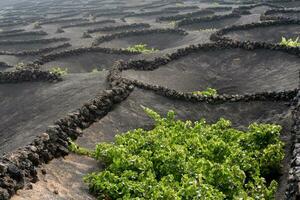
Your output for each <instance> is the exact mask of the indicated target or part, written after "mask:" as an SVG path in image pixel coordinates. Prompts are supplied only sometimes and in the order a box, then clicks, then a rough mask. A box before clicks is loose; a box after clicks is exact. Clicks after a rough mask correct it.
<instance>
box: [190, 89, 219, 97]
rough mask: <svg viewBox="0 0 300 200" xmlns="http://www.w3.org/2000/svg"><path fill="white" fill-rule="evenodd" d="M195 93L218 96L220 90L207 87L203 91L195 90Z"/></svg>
mask: <svg viewBox="0 0 300 200" xmlns="http://www.w3.org/2000/svg"><path fill="white" fill-rule="evenodd" d="M193 94H194V95H200V96H205V97H211V96H216V95H217V94H218V92H217V90H216V89H214V88H207V89H206V90H203V91H195V92H193Z"/></svg>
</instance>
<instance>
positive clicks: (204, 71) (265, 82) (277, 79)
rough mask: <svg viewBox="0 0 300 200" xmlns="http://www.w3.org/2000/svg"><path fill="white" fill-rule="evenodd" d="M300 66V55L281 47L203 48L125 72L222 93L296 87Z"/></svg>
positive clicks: (158, 82)
mask: <svg viewBox="0 0 300 200" xmlns="http://www.w3.org/2000/svg"><path fill="white" fill-rule="evenodd" d="M215 58H218V59H215ZM287 66H289V67H287ZM299 67H300V64H299V58H298V57H297V56H294V55H289V54H287V53H283V52H278V51H277V52H276V51H271V50H255V51H249V50H243V49H223V50H212V51H204V50H200V51H199V52H196V53H191V54H189V55H186V56H184V57H182V58H180V59H178V60H174V61H172V62H170V63H168V64H167V65H162V66H160V67H159V68H158V69H155V70H153V71H140V70H126V71H123V76H124V77H125V78H129V79H135V80H139V81H142V82H144V83H147V84H152V85H160V86H164V87H168V88H171V89H175V90H178V91H182V92H194V91H201V90H205V89H206V88H208V87H212V88H216V89H217V90H218V92H219V93H221V94H222V93H224V94H245V93H256V92H265V91H282V90H291V89H295V88H297V86H298V79H297V77H298V69H299Z"/></svg>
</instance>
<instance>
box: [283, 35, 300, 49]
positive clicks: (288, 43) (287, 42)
mask: <svg viewBox="0 0 300 200" xmlns="http://www.w3.org/2000/svg"><path fill="white" fill-rule="evenodd" d="M279 44H280V45H283V46H287V47H300V42H299V37H297V38H296V39H295V40H293V39H292V38H290V39H286V38H285V37H282V38H281V42H280V43H279Z"/></svg>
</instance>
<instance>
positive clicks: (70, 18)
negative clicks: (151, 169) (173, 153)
mask: <svg viewBox="0 0 300 200" xmlns="http://www.w3.org/2000/svg"><path fill="white" fill-rule="evenodd" d="M0 6H1V9H0V73H1V74H0V97H1V101H0V154H1V155H4V157H6V158H9V159H11V160H13V161H11V160H9V162H12V163H14V162H16V163H17V164H15V163H14V164H15V165H16V166H17V168H18V167H19V169H18V170H20V173H21V175H20V173H19V175H18V176H23V178H24V180H23V179H22V181H18V180H17V181H15V182H13V183H10V182H9V181H7V180H6V179H5V181H3V184H2V185H4V186H2V185H1V184H0V200H1V197H3V199H5V198H4V196H1V192H2V194H4V192H6V191H8V193H9V196H12V199H13V200H21V199H22V200H23V199H33V200H35V199H36V200H39V199H45V200H48V199H49V200H50V199H51V200H70V199H76V200H86V199H96V198H95V197H93V196H92V195H90V194H89V192H88V189H87V187H86V185H85V184H84V183H83V181H82V177H83V175H84V174H86V173H87V172H91V171H94V170H95V169H101V168H102V166H101V164H99V163H96V162H95V161H93V160H91V159H90V158H87V157H79V156H78V155H74V154H72V153H70V154H68V155H66V156H65V157H62V154H63V153H65V154H67V153H68V152H65V151H66V150H65V149H60V148H58V149H59V150H58V151H57V152H59V153H57V152H54V153H53V152H51V150H50V149H49V147H48V146H47V147H45V148H46V150H45V149H43V151H41V152H38V153H37V154H38V161H37V163H34V162H31V161H28V160H30V158H28V159H27V158H24V160H22V161H24V162H23V163H25V164H24V166H25V165H26V166H29V167H28V168H30V169H31V168H32V169H33V170H32V171H34V172H37V174H35V173H34V172H32V171H31V172H28V170H27V168H26V170H27V171H26V170H24V169H22V167H20V166H23V165H22V164H20V163H22V162H20V161H19V160H18V159H21V158H19V157H18V156H19V155H23V154H22V153H24V152H25V154H26V152H28V151H32V148H35V147H32V146H35V145H36V144H34V143H33V141H34V140H35V139H36V138H37V137H38V136H41V135H44V136H45V134H43V133H45V132H46V130H49V127H50V129H51V127H53V125H56V126H57V123H56V122H59V121H64V120H65V119H66V118H67V117H70V116H71V115H72V113H73V114H74V113H76V114H78V113H79V112H80V113H81V111H82V110H83V111H84V112H85V113H84V116H85V119H84V120H82V121H84V122H82V124H84V125H82V127H75V128H74V127H72V125H70V123H69V122H70V121H67V123H66V124H67V125H64V126H65V127H64V128H66V129H68V128H70V127H71V128H73V129H76V131H77V130H78V129H80V132H82V134H81V135H80V137H79V138H78V140H77V142H78V144H80V145H82V146H84V147H87V148H93V147H94V145H95V144H96V143H98V142H101V141H113V138H114V136H115V135H116V134H117V133H123V132H126V131H128V130H131V129H134V128H145V129H150V128H151V127H153V122H152V121H151V120H149V118H147V117H146V115H145V114H144V112H143V110H142V108H141V105H143V106H146V107H149V108H152V109H154V110H156V111H158V112H159V113H161V114H165V113H166V112H167V111H168V110H170V109H173V110H175V111H176V113H177V114H178V118H179V119H183V120H186V119H190V120H198V119H200V118H206V119H207V121H208V122H214V121H216V120H218V119H219V118H221V117H224V118H227V119H230V120H231V121H232V122H233V125H234V127H236V128H240V129H244V128H246V127H247V126H248V125H249V124H250V123H253V122H266V123H277V124H280V125H282V126H283V131H282V135H281V138H282V140H283V141H284V142H285V143H286V147H285V152H286V157H285V159H284V162H283V166H284V167H283V169H282V175H281V177H279V189H278V192H277V194H276V199H278V200H282V199H285V193H286V192H287V191H288V192H289V190H290V189H289V187H290V182H289V175H291V174H289V172H290V169H291V162H293V160H294V159H295V155H293V154H292V151H294V146H295V144H294V143H295V137H296V136H297V133H296V131H295V126H293V124H295V123H296V122H295V119H294V118H293V115H292V113H293V111H294V110H295V107H293V106H291V105H292V104H291V102H292V100H293V97H294V96H292V97H291V96H289V95H288V94H289V91H292V90H295V89H298V87H299V68H300V62H299V61H300V58H299V55H300V50H299V49H298V50H297V49H282V48H278V47H276V44H277V43H278V42H279V41H280V40H281V37H282V36H285V37H288V38H289V37H297V36H299V35H300V22H299V21H298V20H300V14H299V13H300V12H299V10H293V11H286V10H287V9H289V10H290V9H291V8H293V9H300V1H287V2H278V1H273V2H272V1H271V0H270V1H268V2H267V3H264V4H261V2H259V1H255V0H253V1H248V3H235V1H234V0H232V1H230V0H220V1H218V3H210V2H209V1H205V0H203V1H202V0H200V1H194V0H182V1H173V0H158V1H154V0H145V1H138V0H127V1H125V0H124V1H122V0H118V1H116V0H106V1H103V0H99V1H95V0H90V1H79V0H78V1H77V0H65V1H58V0H51V1H45V0H28V1H27V0H24V1H22V2H17V1H15V2H10V3H4V2H0ZM188 6H190V8H188V9H187V8H185V7H188ZM192 6H193V7H192ZM224 7H225V8H224ZM201 10H209V12H207V13H206V14H205V13H204V14H203V13H201V12H199V11H201ZM270 10H272V11H270ZM197 12H198V13H197ZM191 13H194V14H191ZM164 18H169V19H168V20H163V19H164ZM267 18H269V19H271V18H272V19H273V20H274V19H275V20H278V23H274V24H272V22H271V23H270V24H268V23H269V22H270V21H269V20H266V19H267ZM265 20H266V21H265ZM284 20H287V21H288V20H290V21H289V22H286V21H284ZM282 21H284V22H282ZM141 23H142V25H141ZM134 24H137V25H136V26H135V25H134ZM253 24H254V25H253ZM261 24H264V25H261ZM232 26H233V27H234V28H231V29H230V30H228V31H225V32H222V30H224V28H225V29H227V28H228V27H232ZM216 33H218V34H217V36H215V37H213V35H214V34H216ZM216 38H217V39H216ZM230 42H231V43H230ZM139 43H144V44H147V45H148V46H149V47H151V48H154V49H156V51H154V52H152V53H149V54H138V53H132V52H128V51H126V50H125V49H126V48H127V47H129V46H131V45H135V44H139ZM213 43H217V45H215V46H209V45H208V44H213ZM219 43H222V44H221V45H219ZM229 43H230V44H229ZM190 45H194V46H192V47H189V46H190ZM197 45H203V46H201V47H200V48H199V49H197V47H196V46H197ZM274 46H275V47H274ZM195 49H196V50H195ZM157 58H159V59H161V60H164V61H163V62H162V61H161V62H160V60H159V59H157ZM120 63H121V64H120ZM149 63H150V64H149ZM20 66H23V69H21V70H25V71H26V72H27V71H29V72H28V74H29V75H24V76H23V77H20V76H18V77H17V75H15V72H16V71H18V70H20ZM118 66H125V67H123V68H120V69H117V67H118ZM53 67H62V68H64V69H65V68H66V69H68V74H67V75H65V76H63V77H62V80H61V81H58V80H54V81H51V82H49V81H47V80H41V79H38V78H36V74H35V72H32V71H33V69H35V70H40V71H48V70H51V69H52V68H53ZM116 71H117V72H116ZM115 72H116V73H117V75H116V76H114V73H115ZM27 76H28V77H27ZM24 80H26V81H24ZM117 81H121V82H122V81H124V82H126V84H128V82H129V83H130V84H129V85H130V88H131V90H133V91H128V94H129V95H128V97H127V96H126V94H119V93H122V92H120V91H119V92H118V91H117V92H115V93H117V94H115V93H114V95H115V96H116V97H112V99H109V100H107V104H108V105H109V106H108V107H109V108H107V109H106V108H105V111H103V110H101V106H99V108H97V109H96V110H93V109H94V108H91V109H90V110H89V109H87V105H89V103H90V102H94V101H95V99H97V98H98V97H99V96H100V97H102V96H101V95H103V93H104V94H111V93H112V90H113V89H114V88H115V86H116V84H115V83H116V82H117ZM122 83H123V82H122ZM124 84H125V83H124ZM207 87H212V88H216V89H217V90H218V93H219V94H220V99H222V98H224V99H225V100H224V101H221V102H220V101H217V100H215V99H212V100H211V99H210V100H203V99H202V100H201V99H193V97H190V96H189V93H190V92H193V91H199V90H204V89H206V88H207ZM161 88H164V89H165V90H164V89H161ZM271 92H274V93H275V95H273V96H272V95H270V93H271ZM280 92H282V94H283V96H280V95H279V96H280V97H279V96H278V94H279V93H280ZM296 92H297V91H296ZM264 94H266V96H268V95H269V96H271V97H270V98H269V97H268V98H265V96H263V95H264ZM272 94H273V93H272ZM280 94H281V93H280ZM293 94H294V93H293ZM230 95H231V96H230ZM243 95H248V97H249V96H250V97H253V98H252V99H251V98H250V97H249V99H247V97H245V96H243ZM251 95H252V96H251ZM276 95H277V96H276ZM228 96H230V97H232V98H231V99H230V100H228V98H227V97H228ZM261 96H262V97H261ZM100 97H99V98H100ZM105 97H106V96H105ZM126 97H127V98H126ZM244 97H245V98H244ZM226 98H227V99H226ZM239 98H240V99H239ZM100 99H101V98H100ZM241 99H242V100H241ZM102 103H103V102H102ZM105 106H106V105H105ZM105 106H103V107H105ZM79 109H81V110H79ZM86 110H87V111H86ZM70 113H71V114H70ZM86 113H87V114H86ZM76 114H75V115H76ZM72 116H73V115H72ZM70 118H72V117H70ZM70 118H68V119H70ZM79 121H80V119H79ZM69 126H70V127H69ZM63 131H64V130H63ZM47 133H48V132H47ZM62 140H63V139H62ZM60 142H61V143H62V144H59V142H57V141H55V144H54V143H53V144H51V145H54V146H55V145H58V146H59V145H63V144H65V143H66V141H65V140H64V141H60ZM36 143H37V142H36ZM26 145H30V147H31V150H30V148H27V147H28V146H27V147H26ZM51 145H50V146H51ZM24 147H25V148H24ZM47 148H48V149H47ZM28 149H29V150H28ZM44 150H45V151H44ZM20 152H21V153H20ZM61 152H63V153H61ZM21 157H22V156H21ZM45 157H47V158H49V159H48V160H47V159H42V158H45ZM54 157H56V158H54ZM14 158H15V160H14ZM296 158H297V157H296ZM299 158H300V157H299ZM22 159H23V158H22ZM2 160H5V159H3V158H1V159H0V167H1V162H2ZM48 161H49V162H48ZM26 162H28V163H26ZM299 165H300V164H299ZM296 166H297V165H296ZM292 167H293V166H292ZM299 167H300V166H299ZM0 169H1V168H0ZM22 170H23V171H22ZM29 171H30V170H29ZM45 172H46V173H45ZM1 173H2V172H1V170H0V175H1ZM24 174H25V175H24ZM1 176H2V175H1ZM1 176H0V178H2V177H1ZM5 176H6V175H5ZM3 177H4V175H3ZM37 177H38V181H37ZM17 179H18V178H17ZM3 180H4V179H3ZM293 187H294V186H293ZM3 191H4V192H3ZM299 191H300V190H299ZM5 194H6V193H5ZM291 194H294V193H292V192H291Z"/></svg>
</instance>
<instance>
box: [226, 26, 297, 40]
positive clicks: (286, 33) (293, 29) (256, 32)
mask: <svg viewBox="0 0 300 200" xmlns="http://www.w3.org/2000/svg"><path fill="white" fill-rule="evenodd" d="M299 32H300V26H299V25H296V24H295V25H294V24H290V25H274V26H266V27H253V28H249V29H246V30H237V31H231V32H229V33H227V34H226V35H225V37H228V38H230V39H234V40H239V41H259V42H269V43H279V42H280V41H281V38H282V37H286V38H293V39H295V38H297V37H298V36H299Z"/></svg>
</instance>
